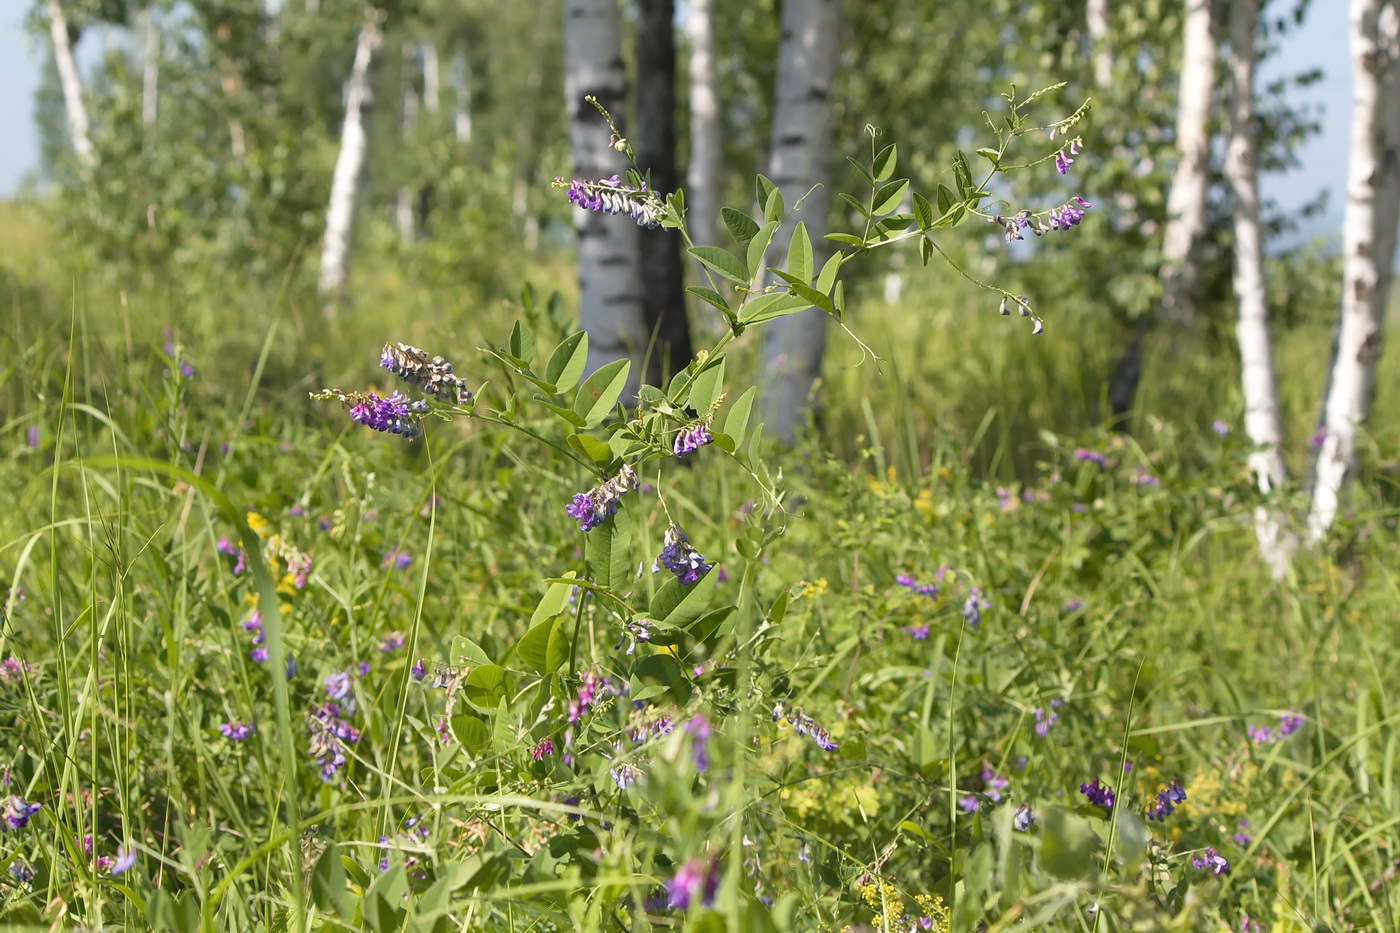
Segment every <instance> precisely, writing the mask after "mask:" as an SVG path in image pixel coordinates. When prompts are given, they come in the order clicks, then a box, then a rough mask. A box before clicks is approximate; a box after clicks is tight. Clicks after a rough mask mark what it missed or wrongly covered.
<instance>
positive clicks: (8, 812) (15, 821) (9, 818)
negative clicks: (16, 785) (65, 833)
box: [5, 794, 43, 829]
mask: <svg viewBox="0 0 1400 933" xmlns="http://www.w3.org/2000/svg"><path fill="white" fill-rule="evenodd" d="M42 806H43V804H41V803H30V802H29V801H27V800H25V799H24V798H23V797H21V796H19V795H18V794H12V795H10V799H9V800H6V801H5V822H6V823H7V824H9V827H10V829H24V827H26V826H28V825H29V818H30V817H31V816H33V815H34V814H36V813H38V812H39V809H40V808H41V807H42Z"/></svg>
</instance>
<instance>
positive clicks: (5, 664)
mask: <svg viewBox="0 0 1400 933" xmlns="http://www.w3.org/2000/svg"><path fill="white" fill-rule="evenodd" d="M28 672H29V664H28V663H27V662H25V661H21V660H20V659H19V658H16V657H13V656H11V657H8V658H6V659H5V660H3V661H0V682H4V683H7V684H8V683H14V682H15V681H19V680H23V679H24V675H25V674H26V673H28Z"/></svg>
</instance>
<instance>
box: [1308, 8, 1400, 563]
mask: <svg viewBox="0 0 1400 933" xmlns="http://www.w3.org/2000/svg"><path fill="white" fill-rule="evenodd" d="M1350 32H1351V60H1352V109H1351V140H1350V152H1349V154H1348V157H1347V202H1346V215H1345V219H1344V221H1343V224H1342V253H1343V260H1342V261H1343V266H1342V305H1341V314H1340V323H1339V327H1338V332H1337V344H1336V352H1335V353H1334V355H1333V363H1332V370H1331V372H1330V374H1329V376H1328V382H1327V386H1328V388H1327V397H1326V399H1325V401H1324V402H1323V423H1322V431H1323V437H1322V443H1321V445H1320V446H1319V449H1318V451H1317V462H1316V465H1315V468H1314V474H1313V475H1314V480H1313V490H1312V506H1311V510H1310V512H1309V515H1308V533H1309V537H1310V538H1311V540H1312V541H1313V542H1317V541H1320V540H1321V539H1322V537H1323V536H1324V535H1325V534H1326V533H1327V529H1328V528H1330V527H1331V525H1332V522H1333V520H1334V519H1335V518H1336V515H1337V510H1338V508H1339V507H1340V504H1341V499H1342V491H1343V489H1344V487H1345V485H1346V482H1347V480H1348V479H1349V478H1350V477H1351V475H1352V474H1353V473H1354V472H1355V470H1356V461H1357V455H1356V441H1357V432H1358V431H1359V429H1360V427H1361V425H1362V424H1363V423H1364V422H1365V421H1366V418H1367V416H1368V415H1369V414H1370V412H1371V402H1372V400H1373V398H1374V394H1375V387H1376V363H1377V361H1378V360H1379V359H1380V355H1381V340H1382V337H1383V333H1384V331H1383V324H1384V318H1385V309H1386V300H1387V298H1388V296H1389V292H1390V277H1391V264H1392V260H1393V257H1394V255H1395V244H1396V225H1397V222H1400V10H1397V8H1396V6H1395V4H1394V3H1393V2H1390V3H1387V2H1384V0H1352V4H1351V17H1350Z"/></svg>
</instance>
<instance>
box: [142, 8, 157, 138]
mask: <svg viewBox="0 0 1400 933" xmlns="http://www.w3.org/2000/svg"><path fill="white" fill-rule="evenodd" d="M145 20H146V22H145V29H146V50H145V53H144V54H143V55H142V56H141V125H142V126H143V127H145V128H146V130H147V131H148V132H149V130H150V128H151V127H153V126H155V125H156V113H157V106H158V105H157V95H158V94H159V93H160V26H159V25H158V24H157V23H156V9H155V7H154V6H152V7H150V8H148V9H147V10H146V13H145Z"/></svg>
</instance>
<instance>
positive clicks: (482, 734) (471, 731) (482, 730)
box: [452, 713, 491, 754]
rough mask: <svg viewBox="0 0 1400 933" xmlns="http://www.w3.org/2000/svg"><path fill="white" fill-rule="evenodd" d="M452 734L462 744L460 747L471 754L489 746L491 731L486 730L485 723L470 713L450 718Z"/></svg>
mask: <svg viewBox="0 0 1400 933" xmlns="http://www.w3.org/2000/svg"><path fill="white" fill-rule="evenodd" d="M452 734H453V735H454V736H456V738H457V741H458V742H461V743H462V747H463V748H465V749H466V750H467V751H469V752H471V753H472V754H476V753H478V752H480V751H481V750H482V749H484V748H487V747H489V746H490V745H491V730H490V729H488V728H486V723H485V721H484V720H482V719H481V717H480V716H473V715H471V714H470V713H458V714H457V715H456V716H453V717H452Z"/></svg>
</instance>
